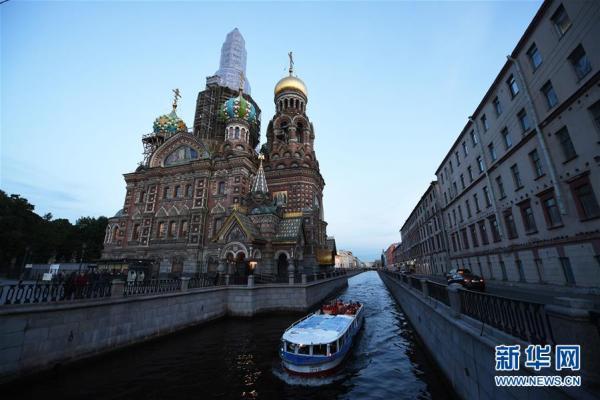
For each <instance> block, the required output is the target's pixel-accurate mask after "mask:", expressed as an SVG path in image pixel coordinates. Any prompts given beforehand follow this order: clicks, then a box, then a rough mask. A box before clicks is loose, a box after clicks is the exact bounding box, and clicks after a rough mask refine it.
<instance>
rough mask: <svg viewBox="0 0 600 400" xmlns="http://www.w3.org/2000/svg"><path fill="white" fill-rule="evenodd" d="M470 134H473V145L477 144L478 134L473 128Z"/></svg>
mask: <svg viewBox="0 0 600 400" xmlns="http://www.w3.org/2000/svg"><path fill="white" fill-rule="evenodd" d="M469 134H470V135H471V143H472V144H473V147H475V146H477V143H479V142H478V141H477V135H475V131H474V130H472V131H471V132H470V133H469Z"/></svg>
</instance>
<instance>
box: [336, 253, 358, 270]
mask: <svg viewBox="0 0 600 400" xmlns="http://www.w3.org/2000/svg"><path fill="white" fill-rule="evenodd" d="M361 265H363V263H362V262H361V261H360V260H359V259H358V257H356V256H354V255H353V254H352V252H351V251H349V250H338V252H337V255H336V256H335V267H336V268H360V267H361Z"/></svg>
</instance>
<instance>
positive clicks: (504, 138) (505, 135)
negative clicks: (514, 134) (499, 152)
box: [500, 127, 512, 150]
mask: <svg viewBox="0 0 600 400" xmlns="http://www.w3.org/2000/svg"><path fill="white" fill-rule="evenodd" d="M500 133H501V134H502V141H503V142H504V148H505V149H506V150H508V149H509V148H510V147H511V146H512V139H511V138H510V133H509V132H508V128H507V127H504V129H502V131H501V132H500Z"/></svg>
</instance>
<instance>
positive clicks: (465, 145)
mask: <svg viewBox="0 0 600 400" xmlns="http://www.w3.org/2000/svg"><path fill="white" fill-rule="evenodd" d="M598 105H599V107H598V108H599V112H600V101H599V102H598ZM599 118H600V117H599ZM598 126H599V127H600V125H598ZM462 149H463V155H464V156H465V157H466V156H468V155H469V150H468V149H467V142H462Z"/></svg>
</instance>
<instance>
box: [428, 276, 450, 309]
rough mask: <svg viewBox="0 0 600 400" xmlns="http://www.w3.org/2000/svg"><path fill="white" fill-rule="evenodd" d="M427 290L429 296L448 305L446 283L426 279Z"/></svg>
mask: <svg viewBox="0 0 600 400" xmlns="http://www.w3.org/2000/svg"><path fill="white" fill-rule="evenodd" d="M427 292H428V293H429V297H433V298H434V299H436V300H438V301H441V302H442V303H444V304H445V305H447V306H450V298H449V297H448V288H447V286H446V285H442V284H441V283H436V282H432V281H427Z"/></svg>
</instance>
